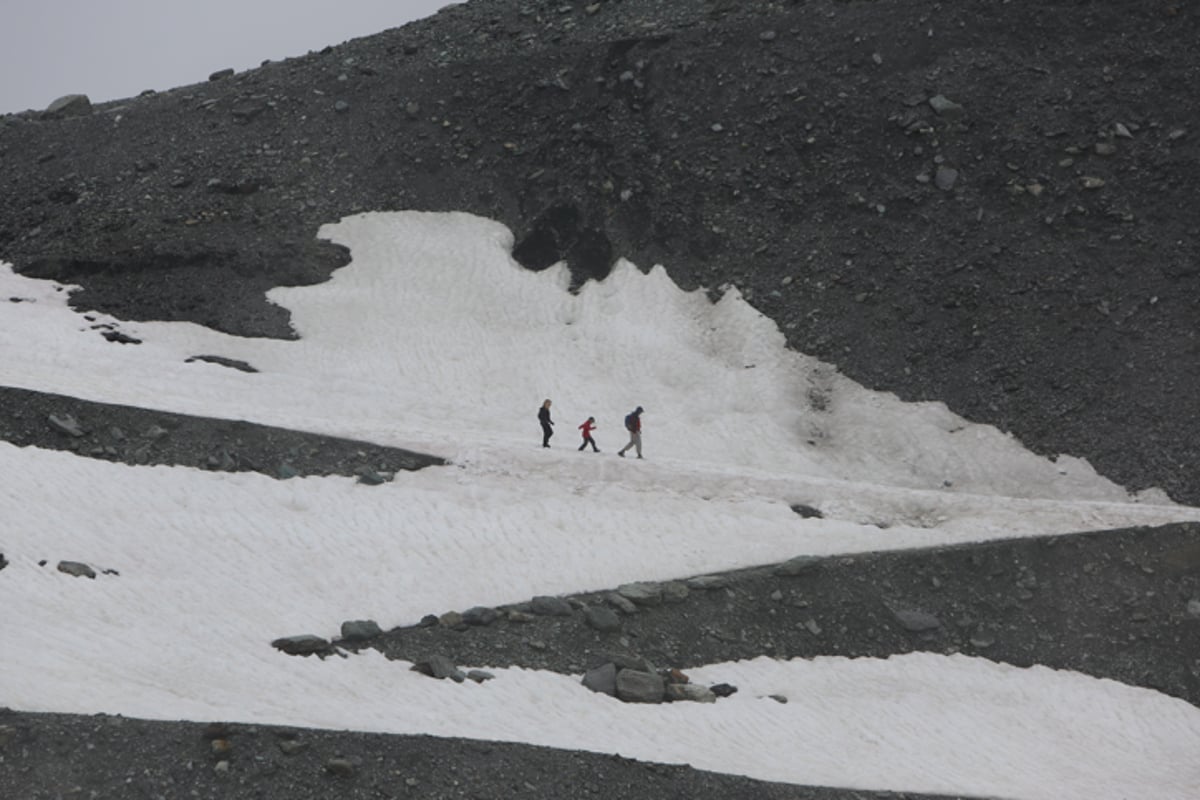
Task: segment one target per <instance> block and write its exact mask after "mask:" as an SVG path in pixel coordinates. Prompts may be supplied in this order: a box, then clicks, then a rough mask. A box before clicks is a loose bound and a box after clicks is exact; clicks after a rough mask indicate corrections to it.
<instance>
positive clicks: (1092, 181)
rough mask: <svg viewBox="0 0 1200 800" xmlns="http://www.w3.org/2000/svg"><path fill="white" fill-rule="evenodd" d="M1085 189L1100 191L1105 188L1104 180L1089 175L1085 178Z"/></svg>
mask: <svg viewBox="0 0 1200 800" xmlns="http://www.w3.org/2000/svg"><path fill="white" fill-rule="evenodd" d="M1082 182H1083V188H1084V189H1100V188H1102V187H1103V186H1104V178H1097V177H1096V176H1094V175H1087V176H1084V178H1083V181H1082Z"/></svg>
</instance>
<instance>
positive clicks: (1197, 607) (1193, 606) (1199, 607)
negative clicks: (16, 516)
mask: <svg viewBox="0 0 1200 800" xmlns="http://www.w3.org/2000/svg"><path fill="white" fill-rule="evenodd" d="M3 560H4V557H3V556H0V562H3ZM1187 612H1188V614H1189V615H1191V616H1193V617H1200V600H1188V604H1187Z"/></svg>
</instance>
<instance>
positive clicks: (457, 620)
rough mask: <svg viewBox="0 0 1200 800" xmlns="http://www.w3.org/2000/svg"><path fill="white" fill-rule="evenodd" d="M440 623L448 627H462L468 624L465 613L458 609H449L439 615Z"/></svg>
mask: <svg viewBox="0 0 1200 800" xmlns="http://www.w3.org/2000/svg"><path fill="white" fill-rule="evenodd" d="M438 624H439V625H442V626H443V627H446V628H461V627H463V626H464V625H466V623H465V622H463V615H462V614H460V613H458V612H457V611H447V612H446V613H445V614H442V615H441V616H440V617H438Z"/></svg>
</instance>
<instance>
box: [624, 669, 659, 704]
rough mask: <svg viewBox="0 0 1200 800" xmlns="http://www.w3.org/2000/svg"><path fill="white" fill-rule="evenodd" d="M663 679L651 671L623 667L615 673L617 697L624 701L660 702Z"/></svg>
mask: <svg viewBox="0 0 1200 800" xmlns="http://www.w3.org/2000/svg"><path fill="white" fill-rule="evenodd" d="M664 693H665V685H664V683H663V679H662V678H661V677H659V676H658V675H656V674H654V673H652V672H639V671H638V670H633V669H623V670H621V671H620V672H618V673H617V699H619V700H622V701H624V702H626V703H661V702H662V701H663V697H664Z"/></svg>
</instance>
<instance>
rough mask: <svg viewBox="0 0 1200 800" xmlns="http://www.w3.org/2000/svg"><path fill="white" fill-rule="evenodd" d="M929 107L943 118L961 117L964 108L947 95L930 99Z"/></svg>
mask: <svg viewBox="0 0 1200 800" xmlns="http://www.w3.org/2000/svg"><path fill="white" fill-rule="evenodd" d="M929 107H930V108H932V109H933V110H934V111H936V112H937V114H938V116H941V117H950V118H953V117H961V116H962V113H963V107H962V106H960V105H959V104H958V103H956V102H954V101H953V100H951V99H949V98H948V97H946V96H945V95H940V94H939V95H934V96H933V97H931V98H929Z"/></svg>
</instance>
